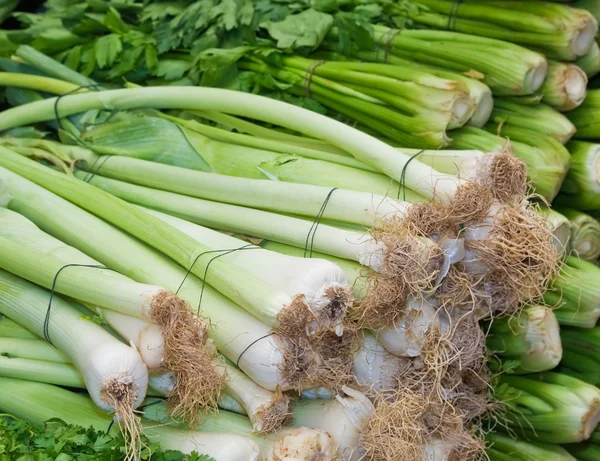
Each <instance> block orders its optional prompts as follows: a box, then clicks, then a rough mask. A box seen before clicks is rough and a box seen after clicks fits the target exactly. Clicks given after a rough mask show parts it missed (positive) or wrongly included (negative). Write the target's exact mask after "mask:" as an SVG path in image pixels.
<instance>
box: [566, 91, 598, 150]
mask: <svg viewBox="0 0 600 461" xmlns="http://www.w3.org/2000/svg"><path fill="white" fill-rule="evenodd" d="M599 107H600V89H593V90H589V91H588V93H587V96H586V98H585V101H583V104H581V105H580V106H579V107H577V108H576V109H574V110H572V111H569V112H567V114H566V115H567V117H569V120H571V122H572V123H573V125H575V128H577V134H576V135H575V138H576V139H591V140H594V139H597V138H598V137H600V114H599V112H598V108H599Z"/></svg>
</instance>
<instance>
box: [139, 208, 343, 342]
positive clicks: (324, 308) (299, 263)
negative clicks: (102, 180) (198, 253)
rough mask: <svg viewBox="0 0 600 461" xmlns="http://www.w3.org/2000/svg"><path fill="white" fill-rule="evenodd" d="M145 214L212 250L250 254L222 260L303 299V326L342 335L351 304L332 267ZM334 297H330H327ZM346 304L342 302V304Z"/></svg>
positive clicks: (340, 276)
mask: <svg viewBox="0 0 600 461" xmlns="http://www.w3.org/2000/svg"><path fill="white" fill-rule="evenodd" d="M146 210H147V212H148V213H150V214H151V215H153V216H156V217H157V218H159V219H160V220H162V221H164V222H166V223H168V224H170V225H171V226H173V227H174V228H176V229H179V230H181V231H182V232H183V233H185V234H186V235H189V236H190V237H192V238H194V239H196V240H198V241H199V242H204V243H205V244H207V245H211V246H213V247H214V248H240V247H244V246H246V248H248V249H253V250H254V251H240V252H234V253H231V254H228V255H226V256H224V258H227V259H228V260H231V261H235V263H236V264H237V265H238V266H239V267H242V268H245V269H246V270H249V271H254V273H255V274H256V275H257V276H258V277H260V278H262V279H264V280H267V281H271V282H272V283H276V284H277V286H279V287H281V289H282V290H283V291H286V292H287V293H289V294H290V296H292V297H295V296H298V295H301V296H304V297H305V298H306V300H307V303H308V305H309V306H310V308H311V312H312V314H313V316H314V317H315V319H314V320H312V322H311V323H310V324H309V325H307V326H306V328H307V330H309V331H311V332H313V333H314V332H315V330H317V329H319V328H322V325H324V324H326V325H327V328H328V329H332V330H334V331H335V332H336V334H338V335H341V334H342V333H343V320H344V317H345V315H346V307H347V304H348V305H349V304H351V303H350V302H349V301H350V300H351V295H350V288H349V286H348V279H347V277H346V275H345V274H344V272H343V271H342V269H341V268H339V267H338V266H336V265H335V264H333V263H331V262H329V261H326V260H322V259H314V258H310V259H307V258H300V257H290V256H285V255H281V254H278V253H275V252H272V251H269V250H264V249H261V248H260V247H256V246H247V245H245V243H244V242H243V241H242V240H239V239H237V238H235V237H229V236H227V235H225V234H222V233H220V232H216V231H213V230H211V229H208V228H205V227H202V226H199V225H196V224H193V223H190V222H188V221H185V220H183V219H179V218H176V217H174V216H170V215H167V214H164V213H160V212H157V211H153V210H150V209H146ZM332 292H333V293H335V295H332V294H331V293H332ZM345 301H346V302H345Z"/></svg>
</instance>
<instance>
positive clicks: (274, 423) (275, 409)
mask: <svg viewBox="0 0 600 461" xmlns="http://www.w3.org/2000/svg"><path fill="white" fill-rule="evenodd" d="M258 417H259V419H260V421H261V427H260V430H259V432H258V433H259V434H266V433H269V432H274V431H276V430H277V429H279V428H281V427H282V426H284V425H286V424H287V423H289V422H290V421H291V419H292V413H291V412H290V399H289V398H288V396H287V395H285V394H282V393H281V391H280V390H279V389H277V390H276V391H275V395H274V397H273V400H272V401H271V402H270V404H269V405H263V406H262V407H261V408H259V409H258Z"/></svg>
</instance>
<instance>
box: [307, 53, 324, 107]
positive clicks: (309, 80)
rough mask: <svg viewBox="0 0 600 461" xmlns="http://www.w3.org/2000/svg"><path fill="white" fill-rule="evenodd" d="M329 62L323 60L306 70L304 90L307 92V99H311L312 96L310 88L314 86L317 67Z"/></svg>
mask: <svg viewBox="0 0 600 461" xmlns="http://www.w3.org/2000/svg"><path fill="white" fill-rule="evenodd" d="M326 62H327V61H324V60H322V59H320V60H318V61H315V62H313V63H312V64H311V65H310V67H309V68H308V69H307V70H306V77H305V78H306V84H305V85H304V89H305V91H306V97H307V98H310V97H311V96H312V93H311V91H310V86H311V85H312V80H313V76H314V75H315V72H316V70H317V67H319V66H321V65H323V64H325V63H326Z"/></svg>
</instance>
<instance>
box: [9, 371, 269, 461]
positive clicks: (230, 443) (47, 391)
mask: <svg viewBox="0 0 600 461" xmlns="http://www.w3.org/2000/svg"><path fill="white" fill-rule="evenodd" d="M0 384H1V385H2V390H3V392H2V393H1V395H0V408H1V409H2V410H3V411H4V412H6V413H9V414H11V415H14V416H16V417H18V418H22V419H25V420H27V421H29V422H31V423H33V424H40V425H41V424H44V422H45V421H47V420H49V419H52V418H59V419H61V420H63V421H65V422H66V423H68V424H77V425H80V426H84V427H90V426H92V427H94V428H95V429H98V430H101V431H106V430H107V428H108V427H109V424H110V419H109V418H107V417H106V415H104V414H103V413H102V412H101V411H99V410H98V409H97V408H95V407H94V405H93V404H92V402H91V401H90V400H89V399H88V398H87V397H85V396H83V395H79V394H76V393H74V392H70V391H68V390H66V389H62V388H60V387H56V386H52V385H50V384H42V383H35V382H32V381H21V380H17V379H10V378H0ZM142 426H143V432H144V433H145V434H146V435H147V436H148V437H152V438H155V440H157V441H158V442H159V443H160V445H161V448H163V449H165V450H177V451H181V452H183V453H186V454H190V453H192V452H194V451H195V452H196V453H203V454H206V455H208V456H210V457H212V458H214V459H215V460H216V461H257V460H259V459H260V448H259V447H258V445H257V444H256V443H255V442H253V441H252V440H249V439H248V438H245V437H241V436H237V435H233V434H224V433H219V434H216V433H201V432H192V431H185V430H180V429H175V428H171V427H168V426H164V425H156V424H155V423H153V422H151V421H148V420H145V421H144V420H142ZM115 427H116V426H115ZM113 430H115V429H114V428H113ZM127 459H128V458H127Z"/></svg>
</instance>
